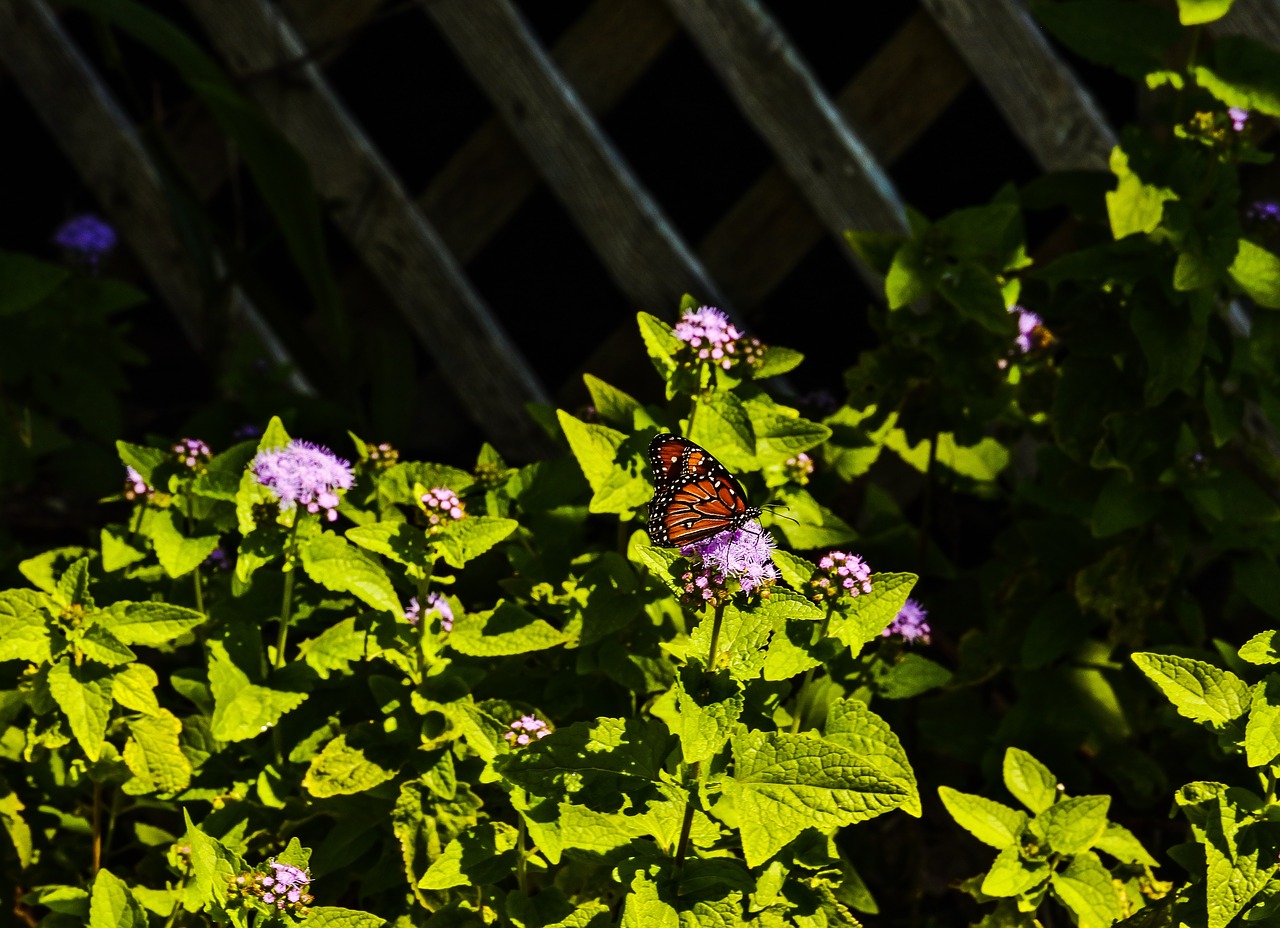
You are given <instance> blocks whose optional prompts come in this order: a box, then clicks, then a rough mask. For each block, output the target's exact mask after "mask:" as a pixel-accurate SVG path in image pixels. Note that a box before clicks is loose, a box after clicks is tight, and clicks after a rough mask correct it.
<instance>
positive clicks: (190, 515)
mask: <svg viewBox="0 0 1280 928" xmlns="http://www.w3.org/2000/svg"><path fill="white" fill-rule="evenodd" d="M195 505H196V504H195V500H193V499H192V498H191V496H190V495H188V496H187V533H188V534H190V533H191V532H192V530H193V529H194V528H195V524H196V517H195V511H194V510H195ZM191 581H192V583H194V584H195V590H196V612H200V613H203V612H204V582H203V578H202V577H201V576H200V565H199V564H197V565H196V566H195V569H194V570H192V571H191Z"/></svg>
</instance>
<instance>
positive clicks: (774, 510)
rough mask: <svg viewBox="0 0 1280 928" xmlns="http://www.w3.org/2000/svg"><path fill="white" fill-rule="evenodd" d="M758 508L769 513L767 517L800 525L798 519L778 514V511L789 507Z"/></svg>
mask: <svg viewBox="0 0 1280 928" xmlns="http://www.w3.org/2000/svg"><path fill="white" fill-rule="evenodd" d="M760 508H761V509H762V510H763V511H765V512H767V513H769V515H771V516H773V517H774V518H775V519H786V520H787V521H788V522H794V523H795V524H796V525H799V524H800V520H799V519H793V518H792V517H791V516H784V515H782V514H781V513H780V512H778V509H780V508H781V509H789V508H790V507H789V506H761V507H760Z"/></svg>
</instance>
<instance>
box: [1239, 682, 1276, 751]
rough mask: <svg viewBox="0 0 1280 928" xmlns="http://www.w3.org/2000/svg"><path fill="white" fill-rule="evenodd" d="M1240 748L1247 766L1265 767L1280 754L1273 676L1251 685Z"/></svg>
mask: <svg viewBox="0 0 1280 928" xmlns="http://www.w3.org/2000/svg"><path fill="white" fill-rule="evenodd" d="M1244 748H1245V757H1246V760H1247V761H1248V764H1249V766H1250V767H1262V766H1265V765H1266V764H1269V763H1271V761H1273V760H1275V758H1276V756H1277V755H1280V679H1277V678H1276V677H1275V676H1274V675H1272V676H1269V677H1268V678H1267V679H1265V680H1263V681H1262V682H1261V683H1255V684H1254V686H1253V697H1252V699H1251V700H1250V702H1249V721H1248V723H1247V724H1246V725H1245V729H1244Z"/></svg>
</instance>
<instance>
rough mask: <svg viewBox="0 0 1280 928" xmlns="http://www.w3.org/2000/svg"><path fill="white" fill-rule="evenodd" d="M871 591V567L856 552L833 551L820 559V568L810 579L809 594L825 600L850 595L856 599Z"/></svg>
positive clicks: (817, 600)
mask: <svg viewBox="0 0 1280 928" xmlns="http://www.w3.org/2000/svg"><path fill="white" fill-rule="evenodd" d="M870 592H871V568H870V567H869V566H868V565H867V562H866V561H864V560H863V559H862V558H860V557H858V555H856V554H849V553H847V552H845V551H832V552H830V553H829V554H827V555H825V556H823V557H822V559H821V560H819V561H818V569H817V571H815V572H814V575H813V577H812V578H811V579H810V580H809V596H810V597H811V598H812V599H813V600H814V601H815V602H824V601H830V600H836V599H839V598H840V597H842V596H848V597H850V598H852V599H856V598H857V597H859V596H861V595H862V594H863V593H870Z"/></svg>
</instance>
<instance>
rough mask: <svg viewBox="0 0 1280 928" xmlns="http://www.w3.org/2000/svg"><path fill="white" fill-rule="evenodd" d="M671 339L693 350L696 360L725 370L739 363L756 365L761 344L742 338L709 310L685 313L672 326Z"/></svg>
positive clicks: (723, 317)
mask: <svg viewBox="0 0 1280 928" xmlns="http://www.w3.org/2000/svg"><path fill="white" fill-rule="evenodd" d="M675 336H676V338H678V339H680V341H682V342H684V343H685V344H687V345H689V347H690V348H692V349H693V354H694V357H695V359H696V360H698V361H701V362H705V363H708V364H713V365H716V366H717V367H721V368H723V369H724V370H726V371H727V370H729V368H731V367H733V365H734V364H735V363H736V362H737V361H739V360H741V361H746V362H748V363H757V362H758V361H759V358H760V352H761V347H762V346H761V344H760V340H759V339H757V338H745V337H744V336H743V333H742V331H741V330H740V329H739V328H738V327H737V326H736V325H734V324H733V323H732V322H730V321H729V317H728V316H726V315H725V314H724V313H723V312H721V311H720V310H718V309H716V308H715V307H713V306H700V307H699V308H698V309H691V310H687V311H686V312H685V314H684V315H683V316H681V317H680V321H679V322H677V323H676V326H675Z"/></svg>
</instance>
